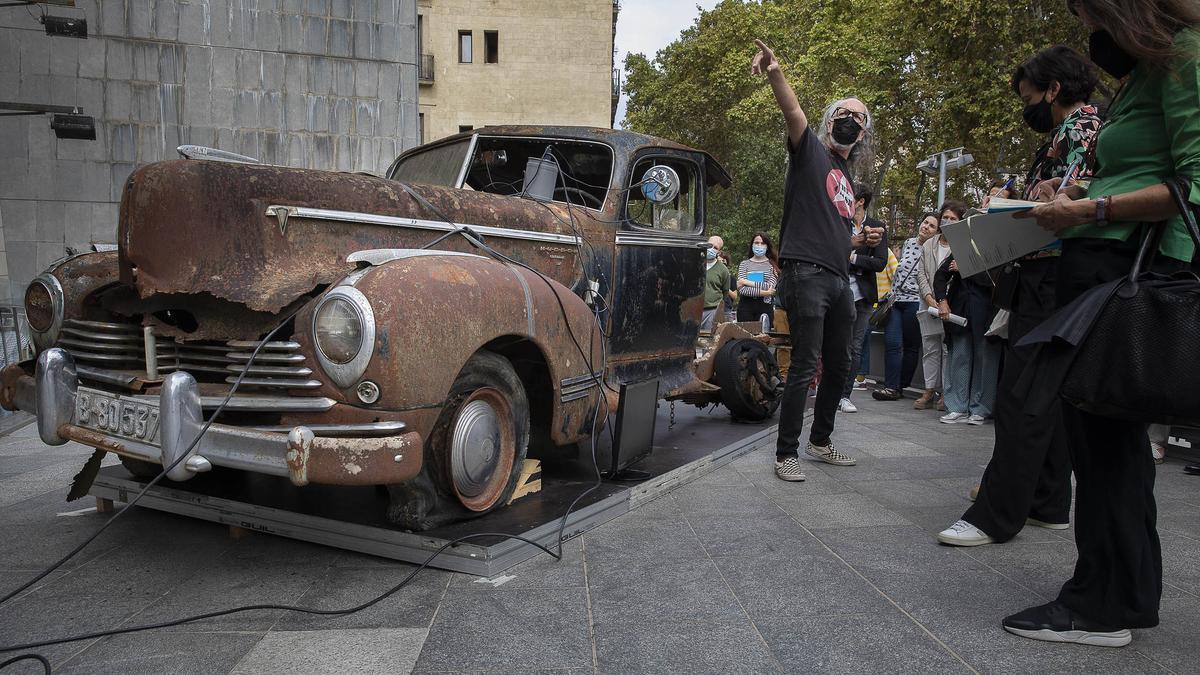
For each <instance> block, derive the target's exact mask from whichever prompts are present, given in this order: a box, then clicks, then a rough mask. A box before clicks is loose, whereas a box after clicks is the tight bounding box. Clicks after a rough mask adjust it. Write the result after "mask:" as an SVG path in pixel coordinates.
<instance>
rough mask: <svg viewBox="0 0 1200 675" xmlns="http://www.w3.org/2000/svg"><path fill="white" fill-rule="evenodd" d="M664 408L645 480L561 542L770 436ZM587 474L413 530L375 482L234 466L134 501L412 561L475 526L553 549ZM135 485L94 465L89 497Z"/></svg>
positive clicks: (462, 563) (490, 551)
mask: <svg viewBox="0 0 1200 675" xmlns="http://www.w3.org/2000/svg"><path fill="white" fill-rule="evenodd" d="M669 415H670V413H669V411H668V407H667V406H666V405H665V404H664V405H663V406H660V409H659V419H658V429H659V431H658V433H657V434H656V436H655V446H654V452H653V453H652V454H651V455H650V456H649V457H647V458H646V459H645V460H643V461H642V462H640V463H638V465H637V468H638V469H641V470H643V471H648V472H650V473H651V474H652V475H653V476H654V477H653V478H651V479H649V480H646V481H643V482H640V483H625V482H613V481H605V482H603V483H602V484H601V486H600V488H599V489H597V490H596V491H594V492H592V493H591V494H590V495H588V496H587V497H585V498H584V499H583V500H581V501H580V502H579V504H578V505H577V506H576V508H575V510H574V511H573V512H572V513H571V515H570V516H569V517H568V518H567V522H566V528H565V530H564V533H563V539H564V541H565V540H567V539H570V538H572V537H575V536H578V535H579V534H582V533H583V532H586V531H588V530H590V529H592V528H594V527H596V526H598V525H600V524H602V523H604V522H607V521H609V520H612V519H613V518H616V517H617V516H620V515H622V514H624V513H627V512H629V511H630V510H632V509H635V508H637V507H638V506H640V505H642V504H645V503H647V502H650V501H653V500H654V499H655V498H657V497H660V496H662V495H664V494H666V493H667V492H670V491H671V490H673V489H675V488H677V487H679V486H681V485H684V484H686V483H688V482H690V481H693V480H695V479H697V478H699V477H701V476H703V475H705V474H707V473H709V472H711V471H713V470H715V469H717V468H718V467H720V466H722V465H724V464H727V463H729V462H731V461H733V460H734V459H736V458H737V457H739V456H741V455H744V454H746V453H748V452H751V451H753V450H755V449H758V448H760V447H763V446H764V445H769V444H773V443H774V440H775V432H776V428H777V427H776V425H775V422H774V420H770V421H768V422H766V423H762V424H741V423H736V422H733V421H731V420H730V418H729V415H728V413H727V412H726V411H725V410H724V409H723V408H720V409H716V410H713V411H712V412H705V411H701V410H697V409H695V408H692V407H690V406H683V405H679V406H677V409H676V413H675V419H676V423H675V426H674V427H672V428H668V426H669ZM589 463H590V460H589ZM588 471H589V472H590V471H591V467H590V466H589V467H588ZM594 475H595V474H594V472H592V473H591V474H590V476H591V477H589V475H588V472H583V473H581V472H580V467H578V466H577V465H573V466H555V465H553V464H544V465H543V468H542V490H541V492H538V493H535V494H532V495H529V496H527V497H524V498H522V499H520V500H518V501H517V502H515V503H513V504H512V505H510V506H508V507H505V508H502V509H499V510H498V511H496V512H494V513H490V514H488V515H486V516H483V517H480V518H476V519H473V520H469V521H464V522H460V523H455V524H453V525H449V526H446V527H441V528H437V529H434V530H429V531H426V532H420V533H414V532H405V531H403V530H400V529H397V528H395V527H394V526H392V525H390V524H389V523H387V521H386V520H385V519H384V511H385V507H386V505H387V495H386V494H385V493H384V491H383V490H382V489H375V488H342V487H329V486H309V487H306V488H297V487H295V486H293V485H291V483H289V482H288V481H286V480H284V479H281V478H273V477H268V476H251V475H247V474H244V473H239V472H228V471H215V472H213V473H211V474H204V475H201V476H198V477H196V478H194V479H192V480H190V481H187V482H185V483H171V482H166V483H164V484H159V485H156V486H155V487H154V488H152V489H151V490H150V491H149V492H147V493H146V495H145V496H144V497H142V499H141V500H140V501H139V502H138V506H143V507H146V508H150V509H156V510H160V511H167V512H170V513H175V514H179V515H183V516H188V517H192V518H200V519H203V520H209V521H212V522H216V523H221V524H223V525H229V526H230V527H231V528H236V529H235V530H232V531H236V532H241V531H253V532H266V533H270V534H275V535H279V536H283V537H291V538H293V539H300V540H303V541H309V542H313V543H317V544H323V545H326V546H333V547H336V548H341V549H347V550H351V551H358V552H361V553H368V554H371V555H377V556H382V557H385V558H392V559H395V560H402V561H405V562H416V563H419V562H424V561H425V559H426V558H428V557H429V556H430V555H431V554H432V553H433V552H434V551H436V550H437V549H439V548H441V547H442V546H444V545H445V544H446V542H448V541H452V540H454V539H456V538H458V537H462V536H464V535H468V534H474V533H478V532H504V533H510V534H515V535H520V536H522V537H524V538H526V539H530V540H532V541H536V542H538V543H540V544H542V545H543V546H546V547H549V548H553V546H554V543H555V540H556V539H557V537H558V529H559V526H560V520H561V518H562V514H563V513H564V512H565V511H566V509H567V507H568V505H569V504H570V503H571V502H572V501H573V500H574V499H575V498H576V497H577V496H579V494H580V493H581V492H583V491H584V490H585V489H587V488H588V487H589V486H591V485H593V484H594V483H595V478H594ZM143 486H144V482H141V481H139V480H138V479H136V478H133V477H131V476H129V474H128V472H126V471H125V470H124V468H123V467H120V466H113V467H107V468H105V469H103V470H101V472H100V475H99V476H97V478H96V481H95V483H94V484H93V486H92V490H91V494H92V495H94V496H95V497H97V498H98V499H101V500H108V501H111V502H122V503H126V502H128V501H129V500H130V499H132V498H133V497H134V496H135V495H136V494H137V493H138V491H140V490H141V489H142V487H143ZM539 554H541V551H540V550H538V549H537V548H535V547H533V546H529V545H527V544H524V543H522V542H520V541H517V540H514V539H506V538H501V537H489V538H480V539H475V540H472V541H470V542H467V543H461V544H456V545H455V546H452V547H450V548H448V549H446V551H445V552H443V553H442V554H441V555H439V556H438V557H437V558H436V559H434V560H433V562H432V563H431V564H430V566H432V567H438V568H441V569H446V570H452V571H455V572H465V573H467V574H475V575H479V576H484V577H492V576H495V575H497V574H499V573H500V572H503V571H504V570H506V569H508V568H510V567H512V566H513V565H516V564H518V563H521V562H523V561H525V560H528V559H529V558H532V557H534V556H536V555H539Z"/></svg>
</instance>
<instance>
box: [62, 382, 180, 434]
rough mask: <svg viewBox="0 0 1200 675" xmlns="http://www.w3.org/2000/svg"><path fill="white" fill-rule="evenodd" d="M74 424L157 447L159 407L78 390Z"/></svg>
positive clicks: (119, 397) (120, 397)
mask: <svg viewBox="0 0 1200 675" xmlns="http://www.w3.org/2000/svg"><path fill="white" fill-rule="evenodd" d="M75 424H77V425H79V426H81V427H87V428H88V429H93V430H95V431H100V432H103V433H105V434H109V435H111V436H119V437H121V438H127V439H130V440H134V441H137V442H139V443H145V444H147V445H153V446H157V445H158V444H159V440H158V434H159V430H158V426H159V425H158V404H157V403H149V402H146V401H140V400H137V399H132V398H126V397H124V396H115V395H113V394H108V393H105V392H102V391H96V390H94V389H85V388H83V387H80V388H79V391H78V392H77V393H76V395H75Z"/></svg>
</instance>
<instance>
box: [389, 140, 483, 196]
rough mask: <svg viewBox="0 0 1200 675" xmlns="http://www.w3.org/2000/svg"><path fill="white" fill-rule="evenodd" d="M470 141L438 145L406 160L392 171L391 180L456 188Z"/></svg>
mask: <svg viewBox="0 0 1200 675" xmlns="http://www.w3.org/2000/svg"><path fill="white" fill-rule="evenodd" d="M470 147H471V144H470V139H463V140H461V141H458V142H455V143H449V144H446V145H439V146H437V147H434V148H430V149H429V150H426V151H424V152H418V153H415V154H413V155H412V156H410V157H408V158H406V159H405V160H404V161H402V162H400V163H399V164H397V165H396V168H395V169H393V170H392V175H391V176H390V178H391V179H392V180H398V181H403V182H405V183H424V184H426V185H446V186H449V187H458V176H459V174H461V173H462V168H463V163H464V162H465V161H466V159H467V151H468V150H469V149H470Z"/></svg>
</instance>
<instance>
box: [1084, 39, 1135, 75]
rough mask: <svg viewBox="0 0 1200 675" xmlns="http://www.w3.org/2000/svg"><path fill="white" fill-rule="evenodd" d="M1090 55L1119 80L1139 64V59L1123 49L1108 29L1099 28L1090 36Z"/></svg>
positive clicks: (1093, 61)
mask: <svg viewBox="0 0 1200 675" xmlns="http://www.w3.org/2000/svg"><path fill="white" fill-rule="evenodd" d="M1088 56H1089V57H1090V58H1091V59H1092V63H1095V64H1096V65H1098V66H1100V68H1102V69H1103V70H1104V72H1106V73H1108V74H1109V75H1112V76H1113V77H1115V78H1117V79H1118V80H1119V79H1121V78H1123V77H1125V76H1126V75H1128V74H1129V73H1132V72H1133V68H1134V66H1136V65H1137V59H1135V58H1134V57H1133V56H1132V55H1130V53H1129V52H1127V51H1125V50H1124V49H1121V46H1120V45H1118V44H1117V41H1116V40H1114V39H1113V36H1112V33H1109V32H1108V31H1107V30H1098V31H1096V32H1094V33H1092V34H1091V35H1090V36H1088Z"/></svg>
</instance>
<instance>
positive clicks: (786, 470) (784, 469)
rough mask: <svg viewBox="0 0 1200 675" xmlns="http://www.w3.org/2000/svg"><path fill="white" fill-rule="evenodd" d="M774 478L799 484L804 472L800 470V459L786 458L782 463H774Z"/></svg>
mask: <svg viewBox="0 0 1200 675" xmlns="http://www.w3.org/2000/svg"><path fill="white" fill-rule="evenodd" d="M775 476H776V477H778V478H779V480H786V481H792V482H794V483H795V482H800V481H802V480H804V478H805V476H804V472H803V471H801V470H800V458H799V457H788V458H787V459H785V460H783V461H782V462H780V461H778V460H776V461H775Z"/></svg>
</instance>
